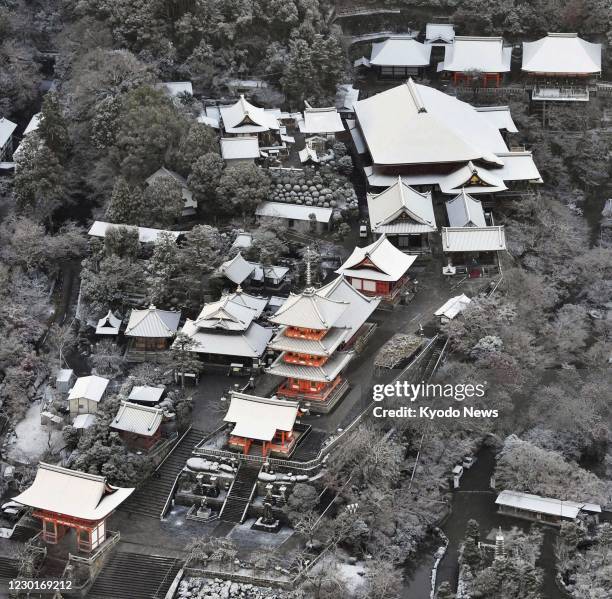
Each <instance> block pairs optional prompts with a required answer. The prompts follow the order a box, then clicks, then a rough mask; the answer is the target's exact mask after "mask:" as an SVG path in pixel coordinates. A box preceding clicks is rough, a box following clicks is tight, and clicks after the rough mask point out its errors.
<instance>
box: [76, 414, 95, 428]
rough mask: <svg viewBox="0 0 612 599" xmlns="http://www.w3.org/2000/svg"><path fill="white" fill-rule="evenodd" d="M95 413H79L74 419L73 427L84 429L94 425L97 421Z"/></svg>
mask: <svg viewBox="0 0 612 599" xmlns="http://www.w3.org/2000/svg"><path fill="white" fill-rule="evenodd" d="M96 419H97V417H96V415H95V414H79V415H78V416H76V417H75V418H74V420H73V421H72V427H73V428H76V429H79V430H82V429H86V428H89V427H91V426H93V425H94V424H95V423H96Z"/></svg>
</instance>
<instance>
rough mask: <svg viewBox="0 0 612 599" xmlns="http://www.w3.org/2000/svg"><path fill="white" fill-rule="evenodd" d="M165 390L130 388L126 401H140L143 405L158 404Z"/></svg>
mask: <svg viewBox="0 0 612 599" xmlns="http://www.w3.org/2000/svg"><path fill="white" fill-rule="evenodd" d="M165 390H166V389H165V387H148V386H147V385H137V386H135V387H132V390H131V391H130V394H129V396H128V400H130V401H141V402H143V403H159V401H160V400H161V398H162V395H163V394H164V391H165Z"/></svg>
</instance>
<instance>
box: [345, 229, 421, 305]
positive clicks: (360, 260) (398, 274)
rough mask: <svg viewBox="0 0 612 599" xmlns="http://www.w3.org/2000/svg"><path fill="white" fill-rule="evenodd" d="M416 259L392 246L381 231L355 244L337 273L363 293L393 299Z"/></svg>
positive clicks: (398, 293) (405, 280) (387, 299)
mask: <svg viewBox="0 0 612 599" xmlns="http://www.w3.org/2000/svg"><path fill="white" fill-rule="evenodd" d="M416 259H417V256H415V255H408V254H405V253H404V252H402V251H400V250H399V249H398V248H396V247H395V246H394V245H392V244H391V242H390V241H389V240H388V239H387V236H386V235H385V234H384V233H383V235H381V236H380V237H379V238H378V239H377V240H376V241H375V242H374V243H371V244H370V245H368V246H366V247H363V248H360V247H356V248H355V249H354V250H353V253H352V254H351V255H350V256H349V257H348V258H347V260H346V261H345V262H344V264H343V265H342V266H341V267H340V268H339V269H338V270H337V271H336V272H337V273H338V274H340V275H343V276H344V277H346V279H347V281H348V282H349V283H350V284H351V285H352V286H353V287H355V289H357V290H358V291H361V293H363V294H364V295H374V296H378V297H380V298H382V299H384V300H385V301H387V302H394V301H396V300H397V299H399V295H400V293H401V292H402V290H403V289H404V288H405V285H406V283H407V282H408V280H409V277H408V269H409V268H410V267H411V266H412V264H413V263H414V261H415V260H416Z"/></svg>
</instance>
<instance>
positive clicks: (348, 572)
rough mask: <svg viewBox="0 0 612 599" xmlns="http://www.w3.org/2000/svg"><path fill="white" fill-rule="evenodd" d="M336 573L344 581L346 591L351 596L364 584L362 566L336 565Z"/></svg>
mask: <svg viewBox="0 0 612 599" xmlns="http://www.w3.org/2000/svg"><path fill="white" fill-rule="evenodd" d="M338 571H339V572H340V576H341V577H342V578H343V579H344V582H345V584H346V589H347V590H348V591H350V593H351V595H352V594H354V593H356V592H357V590H358V589H359V588H360V587H362V586H363V584H364V583H365V576H363V573H364V572H365V569H364V567H363V565H359V564H355V565H352V564H338Z"/></svg>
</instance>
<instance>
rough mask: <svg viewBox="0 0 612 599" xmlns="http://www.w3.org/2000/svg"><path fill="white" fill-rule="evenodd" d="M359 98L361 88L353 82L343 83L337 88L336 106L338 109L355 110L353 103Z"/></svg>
mask: <svg viewBox="0 0 612 599" xmlns="http://www.w3.org/2000/svg"><path fill="white" fill-rule="evenodd" d="M358 99H359V90H358V89H356V88H354V87H353V86H352V85H351V84H348V83H343V84H341V85H339V86H338V87H337V89H336V108H337V109H338V110H345V111H346V110H353V104H355V102H357V100H358Z"/></svg>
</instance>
